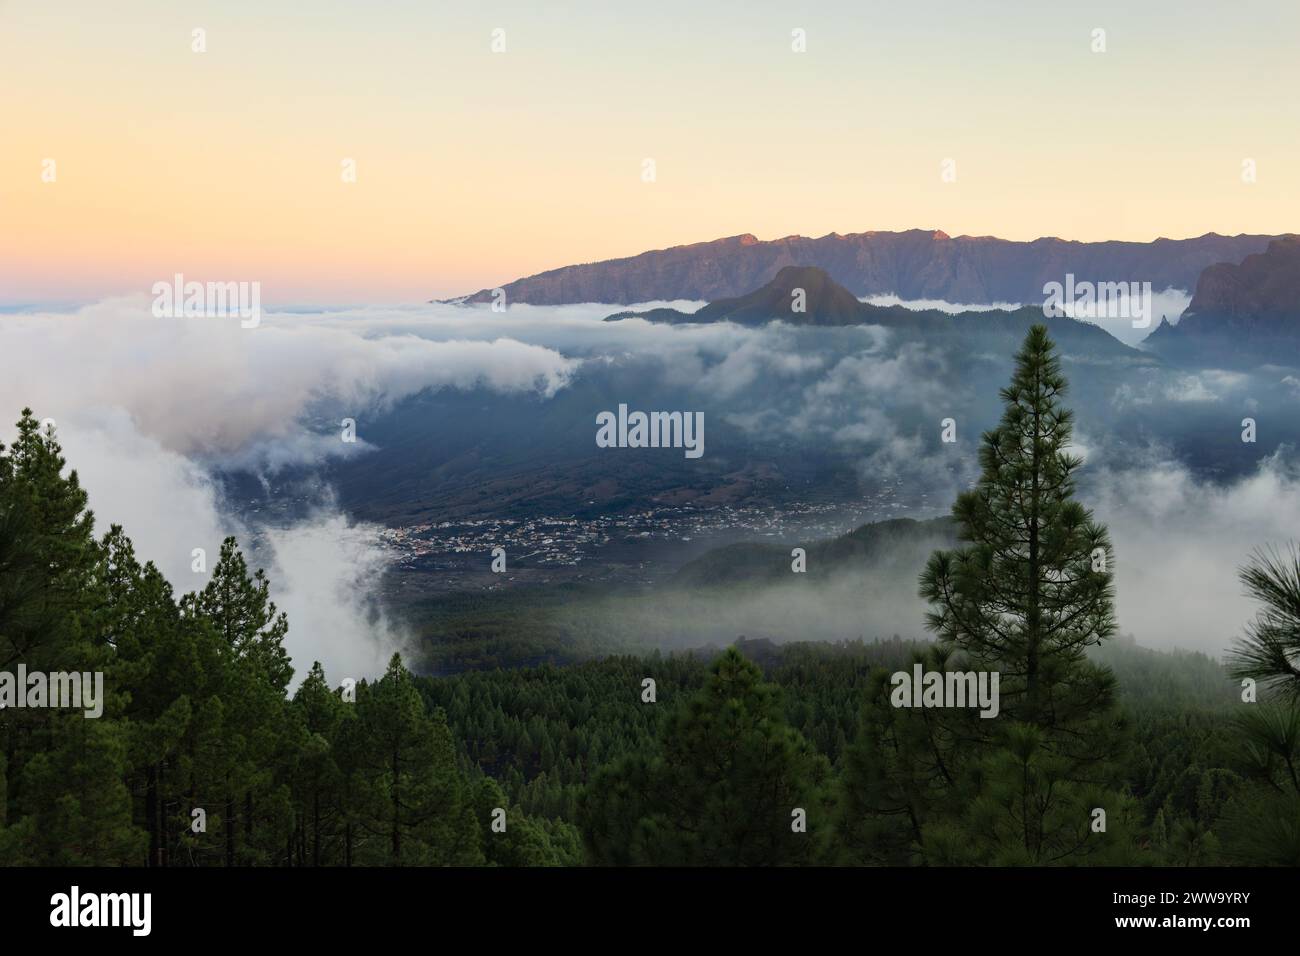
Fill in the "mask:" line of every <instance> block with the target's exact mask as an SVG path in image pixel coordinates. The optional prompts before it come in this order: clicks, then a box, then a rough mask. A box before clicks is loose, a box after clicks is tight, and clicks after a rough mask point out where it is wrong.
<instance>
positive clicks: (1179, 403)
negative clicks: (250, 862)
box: [0, 296, 1300, 680]
mask: <svg viewBox="0 0 1300 956" xmlns="http://www.w3.org/2000/svg"><path fill="white" fill-rule="evenodd" d="M673 304H674V305H676V306H678V307H683V306H684V307H687V308H689V307H690V306H691V305H692V304H689V303H673ZM612 311H614V307H611V306H605V305H598V304H592V305H582V306H564V307H533V306H522V305H521V306H513V307H511V308H510V309H509V310H508V311H506V312H504V313H493V312H491V311H490V310H489V309H487V308H472V309H469V308H464V307H459V306H453V305H440V304H439V305H422V306H411V307H403V308H366V309H348V310H338V311H330V312H319V313H305V314H304V313H276V312H268V313H267V314H264V316H263V319H262V323H261V325H260V326H259V327H258V328H255V329H242V328H240V326H239V323H238V320H235V319H230V320H227V319H216V318H191V319H157V318H154V317H153V316H152V315H151V314H150V310H149V299H148V297H145V296H141V297H134V298H129V299H117V300H111V301H106V302H103V303H99V304H97V305H94V306H91V307H88V308H84V309H80V310H77V311H75V312H68V313H44V314H37V313H33V314H22V315H10V316H4V317H0V413H2V414H3V421H4V422H5V425H4V427H3V429H0V438H3V439H5V440H6V441H7V440H8V438H9V437H11V435H12V429H11V427H10V425H9V423H11V422H12V421H13V420H15V419H16V418H17V415H18V411H19V410H20V409H21V408H22V407H23V406H24V405H29V406H31V407H32V408H33V410H34V411H35V412H36V414H37V416H38V417H40V418H53V419H54V420H55V421H56V422H57V433H58V438H59V440H60V441H61V443H62V444H63V446H64V448H65V452H66V454H67V456H68V459H69V462H70V464H71V465H72V466H73V467H75V468H76V469H77V470H78V472H79V473H80V475H81V478H82V481H83V484H84V486H85V487H86V488H87V490H88V492H89V494H90V500H91V505H92V507H93V508H94V510H95V512H96V517H97V519H98V528H99V530H100V531H101V532H102V531H103V530H105V529H106V528H107V526H108V524H109V523H110V522H111V523H121V524H123V525H124V526H125V528H126V531H127V533H128V534H129V535H130V536H131V537H132V538H133V540H135V542H136V545H137V550H138V552H139V553H140V554H141V555H142V556H143V557H145V558H148V559H152V560H154V561H155V562H156V563H157V564H158V565H159V567H160V568H161V569H162V571H163V572H164V573H165V574H166V575H167V576H168V578H169V579H170V580H171V581H172V582H173V584H174V585H175V587H176V588H177V590H178V591H180V592H183V591H187V590H191V589H194V588H197V587H201V586H202V584H203V582H204V579H205V575H201V574H195V573H193V572H191V570H190V562H191V551H192V549H193V548H196V547H202V548H204V549H206V551H207V554H208V556H209V560H210V561H212V560H215V557H216V554H217V551H218V549H219V546H220V541H221V538H222V537H223V536H224V535H226V534H232V533H233V534H236V535H239V536H240V541H241V544H242V545H244V546H245V548H246V549H248V548H250V547H255V549H256V550H255V559H256V560H258V561H260V562H262V563H265V564H266V565H267V566H268V570H269V571H270V572H271V578H272V596H273V598H274V599H275V600H276V602H277V603H278V604H279V606H280V607H281V608H282V609H284V610H287V611H288V612H289V614H290V633H289V638H288V646H289V650H290V653H291V654H292V655H293V658H294V662H295V667H296V671H297V674H298V676H299V677H301V676H302V675H303V674H304V673H305V672H306V669H307V667H308V666H309V665H310V663H311V661H312V660H315V659H319V660H321V661H322V662H323V663H325V665H326V668H327V674H328V675H329V676H330V677H331V679H334V680H337V679H341V678H342V677H344V676H357V677H359V676H364V675H370V674H375V673H377V672H378V671H379V670H380V669H381V668H382V664H383V661H384V660H385V658H386V657H387V655H388V654H389V653H391V651H392V650H395V649H400V648H401V647H402V646H403V644H404V640H405V639H404V635H403V634H402V632H401V629H400V627H397V626H396V625H395V624H394V623H393V622H391V621H389V620H387V619H386V618H385V617H384V616H383V614H382V613H381V612H380V610H379V609H378V608H376V607H375V606H374V604H373V601H372V600H371V599H370V595H372V594H373V592H374V590H375V585H376V582H377V581H378V579H379V576H380V575H381V574H382V572H383V569H384V567H385V566H386V562H387V561H388V556H387V555H386V553H385V552H384V550H383V548H382V547H381V545H380V540H379V537H378V530H379V529H378V528H377V527H375V526H373V525H368V524H365V523H359V522H355V521H353V520H351V519H349V518H348V517H347V516H346V515H344V514H343V513H342V512H341V511H340V509H339V507H338V505H337V504H336V502H335V501H334V500H333V497H332V495H331V494H330V491H329V489H328V488H320V489H319V490H318V493H317V495H316V499H317V500H316V504H315V507H314V509H313V510H312V511H311V513H310V515H309V516H307V517H305V518H302V519H300V520H295V521H294V522H292V523H290V524H288V525H285V526H280V527H275V526H273V527H269V528H247V527H244V526H242V524H241V523H240V522H239V521H238V520H236V519H235V518H234V517H233V516H232V514H231V513H230V512H229V511H228V510H227V509H226V506H225V504H224V503H223V502H222V501H221V500H220V495H219V494H218V490H217V486H216V485H215V484H214V482H213V479H212V477H211V475H212V470H213V469H216V468H232V467H244V468H251V469H254V470H258V471H262V472H264V473H267V474H273V473H275V472H276V470H277V469H279V468H281V467H283V466H284V465H286V464H291V463H292V464H304V463H306V464H311V463H320V462H323V461H324V460H325V459H327V458H328V457H331V456H339V455H364V454H366V443H365V435H364V429H362V430H361V432H360V440H359V441H358V442H357V444H355V445H348V444H344V443H343V442H341V441H340V440H339V435H338V428H337V422H338V418H337V417H336V416H335V417H330V416H327V415H325V414H324V413H323V412H322V408H325V409H329V410H331V414H332V415H333V414H335V413H336V412H337V410H338V409H340V408H341V409H345V410H347V411H348V412H352V410H354V409H355V416H356V417H358V418H362V417H363V416H364V415H367V414H378V413H381V412H382V411H383V410H384V409H390V408H392V407H394V406H395V405H396V404H398V403H400V402H401V401H402V400H403V399H404V398H405V397H408V396H410V395H413V394H415V393H417V392H419V391H420V390H422V389H426V388H432V389H443V388H449V389H486V390H488V391H489V392H491V393H493V394H496V395H498V396H500V397H501V400H502V401H505V402H511V401H516V400H520V399H522V398H523V397H525V396H528V397H530V398H531V399H533V400H540V401H543V402H544V401H547V400H548V397H549V396H554V395H556V394H558V393H559V392H560V391H561V390H563V389H565V388H567V387H568V386H569V384H570V383H571V382H572V381H573V380H574V377H575V376H577V375H580V374H582V371H583V369H584V367H586V366H587V365H588V364H589V363H617V362H622V361H627V360H629V359H635V360H636V361H637V362H639V363H641V364H642V365H644V366H646V367H650V368H653V369H655V370H657V371H656V372H655V374H657V375H659V376H660V377H661V379H662V382H663V384H664V385H665V386H667V387H671V388H673V389H677V390H679V391H680V393H681V394H682V395H683V396H691V395H708V396H710V397H711V398H712V399H713V400H715V401H719V402H722V403H724V404H725V406H726V407H727V408H729V409H731V411H730V412H729V414H730V416H731V422H732V424H734V425H736V426H737V427H738V428H741V429H743V430H748V431H750V432H752V433H753V434H755V435H759V434H763V435H769V436H770V435H771V434H773V433H774V432H778V433H780V434H782V435H784V436H785V437H788V438H789V439H790V440H791V441H808V442H816V443H819V444H821V445H823V446H834V447H835V448H836V449H837V450H838V451H840V452H841V453H843V454H844V455H846V456H848V457H850V458H851V459H852V460H855V461H857V462H858V467H859V468H861V469H862V470H863V471H865V472H882V473H883V472H890V471H893V472H894V473H896V474H901V475H904V476H906V477H907V478H908V480H913V481H923V480H934V481H936V482H940V481H951V477H950V476H951V475H953V474H957V475H959V476H960V479H961V481H968V480H969V479H970V478H971V477H973V475H974V461H975V458H974V456H975V450H976V441H977V438H978V435H977V433H973V432H971V431H970V430H969V429H967V430H964V431H963V432H962V442H961V443H960V444H959V445H957V446H949V447H946V448H939V449H938V450H937V451H936V449H935V446H934V445H933V443H932V442H929V443H928V442H926V441H922V437H923V436H928V435H929V434H930V433H931V432H932V431H935V430H937V428H938V423H939V420H940V419H941V418H942V417H943V416H945V415H948V414H960V413H961V412H962V411H963V410H964V409H966V408H967V407H968V406H969V405H970V404H971V403H972V402H975V401H976V400H980V401H986V402H989V401H993V402H995V401H996V385H1000V384H1002V382H997V383H996V384H995V383H994V382H993V379H992V377H988V378H987V380H986V379H985V378H983V377H981V378H978V379H975V380H972V379H969V378H968V377H966V376H965V375H964V370H965V369H966V367H965V366H963V368H962V369H958V368H954V367H953V366H952V361H951V358H950V357H949V356H947V355H946V354H945V353H944V352H943V350H942V349H941V348H939V347H938V345H939V344H940V343H936V346H935V347H931V346H929V345H918V344H916V343H912V344H910V345H905V346H902V347H895V343H893V342H892V341H891V338H890V335H889V333H887V332H886V331H885V330H883V329H879V328H873V327H869V326H864V327H858V328H848V329H796V328H792V327H790V326H786V325H782V324H780V323H773V324H771V325H769V326H766V327H763V328H740V327H736V326H733V325H729V324H718V325H701V326H667V325H658V324H654V323H649V322H645V321H642V320H630V321H623V322H616V323H606V322H602V321H601V319H603V317H604V316H606V315H608V314H609V313H610V312H612ZM990 368H991V366H990ZM1140 374H1141V376H1142V378H1140V379H1134V380H1132V381H1129V382H1126V383H1125V385H1124V387H1122V388H1116V389H1113V390H1111V393H1110V399H1111V405H1112V409H1111V411H1112V413H1113V414H1115V415H1121V414H1124V413H1125V409H1126V408H1131V407H1133V406H1135V405H1142V404H1146V405H1150V404H1152V403H1155V404H1158V405H1160V407H1162V408H1167V409H1173V411H1172V412H1171V413H1170V414H1173V415H1180V414H1181V412H1179V411H1178V409H1180V408H1186V409H1188V410H1189V411H1188V414H1193V413H1194V414H1198V415H1211V414H1220V413H1222V414H1221V417H1226V418H1227V419H1231V420H1234V421H1235V419H1236V418H1238V417H1240V413H1241V410H1242V409H1249V408H1251V407H1252V405H1253V407H1260V405H1261V401H1260V398H1259V396H1261V395H1264V394H1266V393H1265V392H1264V391H1261V389H1264V388H1265V386H1267V387H1268V388H1278V387H1282V386H1280V385H1279V384H1278V382H1277V381H1273V380H1271V379H1269V378H1268V376H1269V375H1270V374H1271V373H1270V372H1268V371H1267V370H1266V371H1264V372H1261V373H1258V374H1257V375H1256V376H1240V375H1238V374H1236V373H1233V374H1231V375H1225V374H1223V373H1215V372H1206V373H1190V372H1181V373H1174V372H1165V371H1160V372H1151V371H1149V370H1148V371H1143V372H1141V373H1140ZM1274 378H1276V379H1279V381H1282V382H1284V381H1285V379H1281V378H1280V376H1274ZM1291 391H1294V389H1292V390H1291ZM1264 406H1265V407H1268V404H1267V401H1265V402H1264ZM507 407H508V406H507ZM1101 424H1102V423H1099V422H1090V423H1089V428H1090V430H1089V433H1088V440H1087V441H1086V442H1083V441H1081V444H1085V445H1086V446H1087V454H1088V464H1087V467H1086V468H1085V469H1084V472H1083V475H1082V476H1081V478H1082V480H1081V496H1082V497H1083V498H1084V501H1085V504H1087V505H1089V506H1091V507H1094V508H1095V510H1096V513H1097V516H1098V518H1100V519H1101V520H1103V521H1105V522H1107V523H1108V524H1109V526H1110V529H1111V534H1112V538H1113V540H1114V544H1115V548H1116V555H1117V563H1118V567H1117V569H1116V573H1117V590H1118V608H1119V619H1120V625H1121V629H1122V630H1124V631H1126V632H1130V633H1133V634H1134V635H1135V636H1136V637H1137V638H1138V640H1139V641H1141V642H1142V643H1144V644H1148V645H1152V646H1166V647H1167V646H1172V645H1179V646H1183V647H1189V648H1196V649H1201V650H1206V651H1210V652H1214V653H1217V652H1219V651H1221V650H1222V648H1223V647H1225V646H1226V644H1227V643H1228V641H1229V640H1230V639H1231V637H1232V636H1234V635H1235V634H1237V633H1239V632H1240V629H1241V626H1242V625H1243V624H1244V623H1245V621H1246V620H1247V619H1248V618H1249V617H1250V616H1251V614H1252V613H1253V608H1251V606H1250V605H1249V603H1248V602H1247V601H1246V600H1245V599H1244V598H1243V597H1242V596H1241V594H1240V587H1239V586H1238V584H1237V581H1236V577H1235V570H1236V568H1237V566H1238V565H1240V564H1241V563H1242V562H1243V561H1244V560H1245V559H1246V557H1247V556H1248V554H1249V553H1250V551H1251V550H1252V549H1254V548H1255V547H1258V546H1259V545H1262V544H1267V543H1284V542H1285V541H1287V540H1288V539H1290V538H1295V537H1300V530H1298V529H1300V495H1297V491H1300V488H1298V487H1297V480H1296V474H1295V471H1294V470H1293V469H1292V468H1291V465H1290V462H1291V457H1290V452H1289V450H1287V449H1281V450H1279V451H1277V452H1276V453H1275V454H1274V455H1273V456H1272V457H1271V458H1269V459H1268V460H1267V461H1266V462H1265V464H1264V465H1262V466H1260V467H1259V468H1258V469H1257V470H1255V471H1254V472H1252V473H1250V474H1249V475H1247V476H1246V477H1244V478H1239V479H1237V480H1235V481H1230V482H1227V483H1217V484H1216V483H1213V482H1210V481H1207V480H1205V479H1202V478H1198V477H1196V476H1195V475H1194V474H1193V473H1192V472H1191V470H1189V468H1188V467H1186V466H1185V465H1183V464H1180V463H1179V462H1178V461H1177V460H1176V459H1175V458H1174V457H1173V456H1172V455H1171V454H1170V452H1169V451H1168V450H1167V448H1166V447H1165V446H1164V445H1163V444H1161V442H1160V436H1158V435H1156V436H1151V441H1150V443H1149V444H1148V445H1147V446H1146V447H1145V448H1144V449H1143V450H1142V451H1141V453H1140V454H1136V455H1135V454H1134V450H1133V448H1132V447H1131V446H1126V447H1124V448H1122V449H1121V448H1119V447H1115V446H1113V445H1112V444H1111V443H1110V442H1108V441H1103V440H1100V437H1101V436H1102V435H1104V434H1105V432H1104V430H1103V429H1102V428H1101V427H1099V426H1100V425H1101ZM593 433H594V429H593ZM954 456H956V461H954ZM940 474H942V475H943V476H945V477H943V478H939V477H937V476H939V475H940ZM940 490H941V491H942V494H943V495H945V496H950V495H951V494H952V493H954V492H955V491H956V486H955V485H954V486H951V487H948V486H944V487H942V488H941V489H940ZM932 500H935V499H932ZM938 500H945V499H938ZM917 570H919V569H917ZM910 577H911V575H910V572H909V573H908V574H904V575H902V576H901V577H900V578H899V579H898V581H897V582H896V587H894V588H893V590H894V591H895V593H898V594H899V602H900V603H899V604H898V605H897V606H894V605H889V604H888V603H887V598H885V597H884V596H883V595H881V594H880V593H879V589H876V590H875V591H874V592H873V595H874V599H875V600H876V601H877V603H878V604H879V607H880V611H881V614H882V618H881V621H880V623H881V626H882V627H884V626H885V624H886V621H888V628H887V630H888V631H889V632H890V633H892V632H893V631H894V630H895V629H897V627H898V626H899V624H901V623H902V622H905V621H907V620H911V619H913V617H914V615H915V611H916V607H917V603H918V602H917V601H916V599H915V597H914V593H913V592H914V588H912V590H911V591H908V592H906V593H905V592H904V590H903V589H904V588H905V587H906V586H907V585H906V582H907V580H908V578H910ZM841 590H844V591H845V594H846V597H845V600H846V601H849V602H850V603H849V606H847V607H846V608H845V612H846V614H848V615H850V617H848V618H846V619H845V620H844V621H843V627H844V633H843V636H845V637H856V636H858V635H859V634H861V633H863V632H864V628H863V626H862V619H861V618H860V617H854V616H852V615H856V614H857V613H858V609H856V608H855V607H853V606H852V603H851V602H852V593H851V587H849V588H844V589H841ZM797 607H798V605H797V604H796V605H789V606H787V608H786V614H785V617H786V618H790V619H791V620H792V622H793V623H797V622H798V620H799V614H798V613H793V614H792V612H791V611H790V609H791V608H797ZM806 613H807V615H808V620H810V621H811V620H813V618H814V616H815V615H820V617H819V618H818V619H819V620H825V618H826V614H827V611H826V610H825V608H824V607H814V606H812V605H809V607H808V609H807V612H806ZM831 624H833V625H835V626H836V627H838V626H839V623H838V621H832V622H831ZM921 632H922V629H921V626H920V620H919V619H917V620H916V623H915V627H914V628H913V633H914V634H918V635H919V634H920V633H921ZM868 636H871V635H870V632H868Z"/></svg>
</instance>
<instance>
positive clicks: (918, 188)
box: [0, 0, 1300, 306]
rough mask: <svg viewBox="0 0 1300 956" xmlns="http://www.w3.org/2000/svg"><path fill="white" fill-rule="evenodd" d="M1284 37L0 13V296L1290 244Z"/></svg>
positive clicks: (995, 24)
mask: <svg viewBox="0 0 1300 956" xmlns="http://www.w3.org/2000/svg"><path fill="white" fill-rule="evenodd" d="M196 27H201V28H203V29H205V30H206V34H207V36H206V39H207V52H206V53H202V54H198V53H194V52H192V51H191V31H192V30H193V29H194V28H196ZM498 27H499V28H502V29H504V30H505V38H506V45H507V49H506V52H504V53H493V52H492V51H491V49H490V44H491V33H492V30H493V29H494V28H498ZM1098 27H1100V28H1103V29H1105V30H1106V41H1107V51H1106V52H1105V53H1100V54H1098V53H1093V52H1092V51H1091V43H1092V31H1093V29H1094V28H1098ZM1297 27H1300V4H1296V3H1294V2H1292V0H1269V2H1260V0H1244V2H1236V3H1231V4H1229V3H1208V2H1187V0H1184V2H1166V0H1149V2H1143V3H1141V4H1134V3H1133V2H1132V0H1124V2H1110V0H1090V2H1086V3H1071V2H1064V3H1052V4H1042V3H1036V2H1030V0H1026V2H1009V0H1003V2H956V0H949V2H933V0H931V2H927V0H910V2H907V3H874V2H867V3H862V2H824V3H789V2H786V3H780V2H763V0H747V2H738V0H721V2H714V3H707V4H706V3H698V2H678V0H657V2H654V3H625V2H604V3H598V2H561V0H555V2H551V3H545V4H543V3H523V2H477V3H468V2H467V3H436V2H428V0H424V2H416V0H371V2H366V3H361V2H328V0H315V2H311V3H306V2H296V3H295V2H289V0H182V2H176V0H170V2H168V0H123V2H121V3H115V4H106V3H103V2H101V0H66V2H58V0H0V119H2V120H3V126H0V131H2V132H0V137H2V139H0V306H2V305H13V304H18V303H43V302H60V303H66V302H83V301H90V300H93V299H97V298H101V297H104V296H107V295H118V294H129V293H133V292H134V293H147V292H148V290H149V288H150V286H151V285H152V284H153V282H155V281H157V280H159V279H170V277H171V276H172V275H173V274H174V273H176V272H181V273H183V274H185V276H186V278H187V279H200V280H208V279H217V280H223V281H224V280H257V281H260V282H261V283H262V300H263V302H264V303H265V304H268V305H275V304H277V303H279V304H289V303H295V304H310V303H364V302H401V301H420V300H423V299H428V298H430V297H435V296H452V295H458V294H462V293H466V292H471V291H474V290H477V289H479V288H482V287H491V286H495V285H498V284H500V283H503V282H506V281H508V280H510V279H514V278H517V277H519V276H522V275H528V274H532V273H535V272H538V271H541V270H544V269H548V268H554V267H557V266H561V265H566V264H569V263H573V262H584V261H593V260H598V259H607V258H613V257H618V256H625V255H633V254H636V253H638V252H641V251H644V250H646V249H654V248H663V247H666V246H671V245H677V244H681V243H689V242H698V241H703V240H708V239H715V238H719V237H722V236H729V235H737V234H740V233H746V232H750V233H754V234H755V235H757V236H758V237H759V238H762V239H772V238H778V237H780V236H784V235H790V234H795V233H798V234H802V235H823V234H826V233H829V232H841V233H848V232H861V231H866V230H891V229H908V228H922V229H942V230H943V231H945V232H947V233H949V234H950V235H961V234H970V235H997V236H1000V237H1003V238H1008V239H1033V238H1037V237H1039V236H1045V235H1054V236H1061V237H1063V238H1066V239H1078V240H1101V239H1128V240H1139V241H1146V240H1150V239H1154V238H1157V237H1159V236H1166V237H1171V238H1183V237H1187V236H1195V235H1200V234H1202V233H1205V232H1211V231H1214V232H1220V233H1227V234H1235V233H1242V232H1251V233H1282V232H1292V231H1300V216H1298V215H1297V213H1298V212H1300V123H1298V122H1297V118H1298V114H1300V101H1297V98H1296V96H1295V90H1296V89H1297V88H1298V87H1300V83H1298V82H1297V81H1298V80H1300V58H1298V57H1297V56H1296V53H1295V50H1296V44H1295V36H1296V34H1297ZM795 28H802V29H804V30H806V32H807V52H806V53H802V54H796V53H794V52H792V51H791V31H792V30H793V29H795ZM48 158H53V159H54V160H55V161H56V163H57V177H58V178H57V181H56V182H54V183H45V182H42V180H41V172H42V161H43V160H45V159H48ZM344 158H352V159H355V161H356V163H357V182H356V183H354V184H346V183H344V182H343V181H342V177H341V175H340V171H341V162H342V160H343V159H344ZM646 158H653V159H654V161H655V163H656V171H657V180H656V181H655V182H654V183H646V182H643V181H642V177H641V171H642V161H643V160H644V159H646ZM948 158H951V159H953V160H955V161H956V170H957V181H956V182H954V183H944V182H943V181H942V180H941V177H940V164H941V162H942V161H943V160H944V159H948ZM1247 158H1249V159H1253V160H1254V161H1255V163H1256V164H1257V169H1258V181H1257V182H1256V183H1254V184H1246V183H1243V181H1242V176H1241V169H1242V161H1243V160H1244V159H1247Z"/></svg>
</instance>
